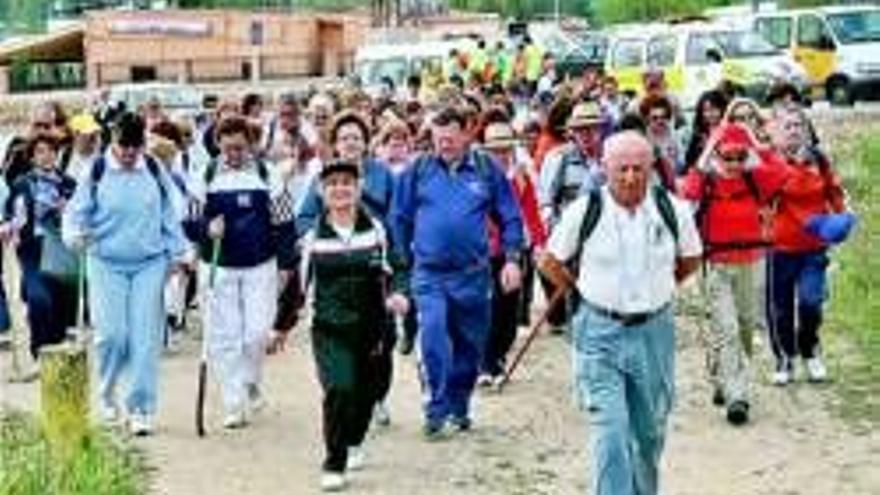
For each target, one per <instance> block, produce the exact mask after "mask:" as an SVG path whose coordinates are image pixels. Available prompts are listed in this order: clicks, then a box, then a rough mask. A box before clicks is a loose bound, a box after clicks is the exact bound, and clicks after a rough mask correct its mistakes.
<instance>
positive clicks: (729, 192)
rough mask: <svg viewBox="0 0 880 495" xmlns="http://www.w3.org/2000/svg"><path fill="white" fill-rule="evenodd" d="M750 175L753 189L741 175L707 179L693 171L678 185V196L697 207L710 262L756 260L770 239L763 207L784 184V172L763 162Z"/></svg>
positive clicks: (775, 164)
mask: <svg viewBox="0 0 880 495" xmlns="http://www.w3.org/2000/svg"><path fill="white" fill-rule="evenodd" d="M750 174H751V177H752V182H753V184H754V190H753V188H752V187H751V186H750V185H749V184H748V183H747V181H746V179H745V177H744V176H743V175H742V174H738V175H735V176H727V177H725V176H721V175H718V174H713V175H712V176H711V178H710V177H709V176H708V175H707V174H706V173H705V172H703V171H700V170H697V169H691V171H690V172H689V173H688V174H687V175H686V176H685V178H684V180H683V181H682V183H681V190H680V193H681V195H682V197H684V198H685V199H688V200H691V201H696V202H698V203H700V205H701V207H700V209H701V210H700V218H698V221H699V222H700V225H699V226H698V227H699V229H700V235H701V237H702V239H703V243H704V244H705V246H706V247H705V250H706V256H707V258H708V259H709V260H710V261H712V262H713V263H731V264H735V263H751V262H754V261H757V260H758V259H760V258H761V256H762V255H763V249H764V247H763V245H765V244H769V242H770V240H771V239H770V232H769V228H768V227H769V226H768V225H767V222H766V221H765V218H766V216H765V212H766V207H767V204H768V202H769V201H770V200H771V199H772V198H773V197H774V196H775V195H776V194H777V193H779V191H780V190H781V189H782V188H783V186H784V185H785V183H786V181H787V179H788V171H787V168H786V167H785V166H784V165H783V164H782V163H780V162H779V161H777V160H772V159H771V160H767V159H765V160H762V162H761V163H760V164H759V165H758V166H757V167H755V168H753V169H752V170H751V172H750ZM710 181H711V182H710ZM706 195H708V197H706ZM756 196H757V197H756Z"/></svg>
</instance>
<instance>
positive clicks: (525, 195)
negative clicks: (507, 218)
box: [489, 170, 547, 256]
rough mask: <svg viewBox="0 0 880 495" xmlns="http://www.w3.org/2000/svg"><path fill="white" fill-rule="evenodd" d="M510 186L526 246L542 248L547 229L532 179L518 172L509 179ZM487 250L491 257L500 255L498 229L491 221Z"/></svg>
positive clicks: (520, 171) (545, 239)
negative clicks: (520, 218)
mask: <svg viewBox="0 0 880 495" xmlns="http://www.w3.org/2000/svg"><path fill="white" fill-rule="evenodd" d="M510 185H511V187H513V193H514V195H515V196H516V201H517V203H518V204H519V211H520V214H521V215H522V219H523V226H524V227H525V230H526V234H527V239H528V245H529V246H532V247H537V248H543V247H544V245H545V244H546V243H547V229H546V227H545V226H544V221H543V220H541V213H540V209H539V208H538V195H537V192H536V191H535V184H534V182H533V181H532V178H531V177H530V176H529V174H528V173H527V172H525V171H524V170H518V171H517V172H516V174H515V175H514V176H513V177H511V178H510ZM489 248H490V252H491V253H492V256H497V255H499V254H500V253H501V239H500V236H499V232H498V228H497V227H496V226H495V224H494V222H492V221H491V219H490V220H489Z"/></svg>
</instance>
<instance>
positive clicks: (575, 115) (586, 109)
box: [566, 101, 603, 129]
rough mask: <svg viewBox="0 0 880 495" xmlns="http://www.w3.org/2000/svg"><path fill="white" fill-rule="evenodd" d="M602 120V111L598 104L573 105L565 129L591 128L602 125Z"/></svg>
mask: <svg viewBox="0 0 880 495" xmlns="http://www.w3.org/2000/svg"><path fill="white" fill-rule="evenodd" d="M602 120H603V118H602V109H601V108H600V107H599V104H598V103H596V102H595V101H585V102H583V103H578V104H577V105H575V107H574V109H573V110H572V111H571V116H570V117H569V118H568V123H567V124H566V127H567V128H568V129H577V128H580V127H592V126H597V125H600V124H602Z"/></svg>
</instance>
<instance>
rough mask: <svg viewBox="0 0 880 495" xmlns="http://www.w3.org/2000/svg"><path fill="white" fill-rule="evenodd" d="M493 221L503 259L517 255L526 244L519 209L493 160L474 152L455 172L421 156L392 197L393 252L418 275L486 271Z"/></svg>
mask: <svg viewBox="0 0 880 495" xmlns="http://www.w3.org/2000/svg"><path fill="white" fill-rule="evenodd" d="M490 218H491V219H492V220H493V221H494V223H495V225H497V226H498V228H499V230H500V232H501V247H502V249H503V251H504V253H505V254H506V255H511V254H517V255H518V254H519V253H520V251H521V249H522V247H523V242H524V235H523V224H522V218H521V216H520V210H519V204H518V203H517V201H516V198H515V196H514V193H513V188H512V187H511V185H510V182H509V181H508V180H507V178H506V177H505V176H504V172H503V171H502V170H501V168H500V167H499V166H498V165H497V164H496V163H495V161H494V159H492V158H490V156H489V155H488V154H486V153H483V152H479V151H471V152H468V153H467V154H466V155H465V158H464V160H463V162H462V163H461V165H459V168H458V169H457V170H456V171H455V172H451V171H450V170H449V169H448V167H447V165H446V164H444V163H443V161H442V160H441V159H440V158H439V157H436V156H422V157H420V158H418V159H417V160H416V162H415V163H414V164H413V165H412V166H410V167H408V168H407V169H406V170H405V171H404V172H403V174H402V175H401V176H400V179H399V181H398V183H397V189H396V190H395V192H394V207H393V209H392V215H391V225H392V230H391V231H392V234H393V236H394V243H393V244H394V248H395V250H396V252H397V253H398V255H400V256H403V257H404V259H405V260H407V261H408V262H409V263H410V264H412V265H414V266H415V268H416V269H417V270H418V269H428V270H438V271H456V270H461V269H466V268H469V267H472V266H486V265H488V263H489V256H490V253H489V233H488V220H489V219H490Z"/></svg>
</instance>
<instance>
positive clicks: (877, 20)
mask: <svg viewBox="0 0 880 495" xmlns="http://www.w3.org/2000/svg"><path fill="white" fill-rule="evenodd" d="M828 23H829V24H831V29H833V30H834V34H836V35H837V39H838V40H839V41H840V42H841V43H870V42H876V41H880V10H861V11H855V12H848V13H845V14H835V15H830V16H828Z"/></svg>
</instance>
